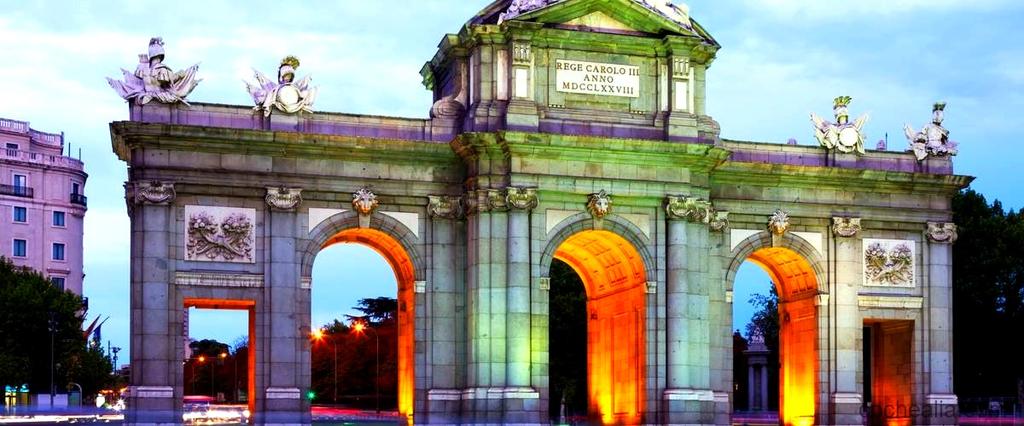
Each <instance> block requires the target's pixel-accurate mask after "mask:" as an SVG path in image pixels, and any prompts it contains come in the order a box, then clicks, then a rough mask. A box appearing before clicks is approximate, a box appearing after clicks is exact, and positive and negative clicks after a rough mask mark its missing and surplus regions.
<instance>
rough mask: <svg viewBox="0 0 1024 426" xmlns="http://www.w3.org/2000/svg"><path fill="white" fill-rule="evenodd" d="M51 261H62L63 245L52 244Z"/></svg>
mask: <svg viewBox="0 0 1024 426" xmlns="http://www.w3.org/2000/svg"><path fill="white" fill-rule="evenodd" d="M53 260H64V244H63V243H53Z"/></svg>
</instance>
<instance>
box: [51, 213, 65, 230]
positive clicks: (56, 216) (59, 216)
mask: <svg viewBox="0 0 1024 426" xmlns="http://www.w3.org/2000/svg"><path fill="white" fill-rule="evenodd" d="M53 226H60V227H63V226H64V212H53Z"/></svg>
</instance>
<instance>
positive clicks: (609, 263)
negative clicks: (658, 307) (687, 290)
mask: <svg viewBox="0 0 1024 426" xmlns="http://www.w3.org/2000/svg"><path fill="white" fill-rule="evenodd" d="M554 257H555V258H556V259H558V260H561V261H563V262H565V263H567V264H568V265H569V266H571V267H572V268H573V269H574V270H575V271H576V273H577V274H578V275H579V276H580V278H581V279H582V281H583V285H584V287H585V289H586V294H587V316H588V321H587V376H588V380H587V383H588V386H587V387H588V395H589V401H590V402H589V404H590V413H591V416H592V417H594V418H595V420H598V419H599V420H600V422H601V423H603V424H639V423H641V422H642V420H643V419H642V414H641V413H643V408H644V407H643V402H644V397H643V392H644V388H645V385H644V367H645V366H644V359H645V353H644V352H645V351H644V317H645V315H644V309H645V305H644V299H645V291H644V288H645V284H646V277H645V275H646V274H645V271H644V263H643V260H642V258H641V257H640V254H639V253H638V252H637V250H636V248H635V247H633V245H632V244H630V243H629V241H627V240H626V239H625V238H622V237H621V236H619V235H616V234H614V233H612V232H609V231H599V230H594V231H582V232H579V233H576V234H574V235H572V236H570V237H569V238H568V239H566V240H565V242H563V243H562V244H561V245H559V246H558V249H556V250H555V253H554Z"/></svg>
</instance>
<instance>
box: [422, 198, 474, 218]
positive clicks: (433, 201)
mask: <svg viewBox="0 0 1024 426" xmlns="http://www.w3.org/2000/svg"><path fill="white" fill-rule="evenodd" d="M427 199H428V200H429V202H428V204H427V212H428V213H430V216H431V217H435V218H441V219H449V220H459V219H462V218H463V215H464V214H465V209H464V208H463V206H462V197H461V196H457V195H455V196H453V195H430V196H427Z"/></svg>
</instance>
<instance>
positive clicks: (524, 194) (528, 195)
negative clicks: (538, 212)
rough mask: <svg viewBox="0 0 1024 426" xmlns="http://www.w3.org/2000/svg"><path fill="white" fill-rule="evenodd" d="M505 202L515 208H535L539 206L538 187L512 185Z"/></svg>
mask: <svg viewBox="0 0 1024 426" xmlns="http://www.w3.org/2000/svg"><path fill="white" fill-rule="evenodd" d="M505 202H506V204H507V205H508V206H509V207H511V208H514V209H519V210H533V209H535V208H537V202H538V200H537V188H522V187H515V186H510V187H508V190H507V192H506V195H505Z"/></svg>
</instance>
